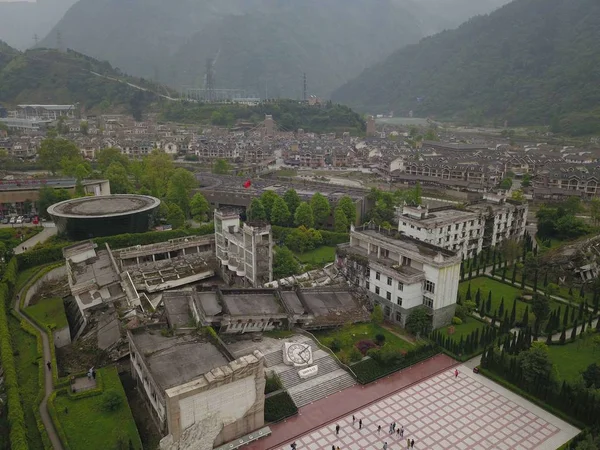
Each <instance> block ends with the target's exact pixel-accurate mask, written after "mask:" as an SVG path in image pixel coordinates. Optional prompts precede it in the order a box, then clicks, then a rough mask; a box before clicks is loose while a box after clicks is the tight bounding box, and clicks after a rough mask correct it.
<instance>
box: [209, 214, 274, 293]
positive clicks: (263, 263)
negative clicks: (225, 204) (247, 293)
mask: <svg viewBox="0 0 600 450" xmlns="http://www.w3.org/2000/svg"><path fill="white" fill-rule="evenodd" d="M214 220H215V241H216V255H217V259H218V260H219V262H220V267H221V276H222V277H223V279H224V280H225V281H226V282H228V283H230V284H233V283H235V282H240V283H241V284H242V285H244V286H248V285H249V286H254V287H258V286H262V285H263V284H264V283H268V282H270V281H273V236H272V234H271V225H269V224H267V223H251V222H248V223H244V224H243V225H241V223H240V216H239V214H238V213H237V212H236V211H230V210H216V211H215V216H214Z"/></svg>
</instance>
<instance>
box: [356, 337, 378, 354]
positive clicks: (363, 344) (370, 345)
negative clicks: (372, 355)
mask: <svg viewBox="0 0 600 450" xmlns="http://www.w3.org/2000/svg"><path fill="white" fill-rule="evenodd" d="M356 348H357V349H358V351H359V352H360V353H362V354H363V355H366V354H367V352H368V351H369V350H371V349H376V348H377V344H375V342H373V341H370V340H367V339H365V340H363V341H358V342H357V343H356Z"/></svg>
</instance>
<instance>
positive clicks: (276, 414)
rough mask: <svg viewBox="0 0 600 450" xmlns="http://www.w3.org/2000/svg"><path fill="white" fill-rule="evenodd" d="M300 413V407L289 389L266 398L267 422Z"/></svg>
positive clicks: (277, 420)
mask: <svg viewBox="0 0 600 450" xmlns="http://www.w3.org/2000/svg"><path fill="white" fill-rule="evenodd" d="M295 414H298V407H297V406H296V404H295V403H294V400H292V397H290V394H288V393H287V391H284V392H281V393H279V394H275V395H273V396H271V397H267V398H265V422H279V421H280V420H283V419H285V418H287V417H291V416H293V415H295Z"/></svg>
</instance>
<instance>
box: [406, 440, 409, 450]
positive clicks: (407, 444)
mask: <svg viewBox="0 0 600 450" xmlns="http://www.w3.org/2000/svg"><path fill="white" fill-rule="evenodd" d="M406 448H407V450H408V449H409V448H410V439H407V440H406Z"/></svg>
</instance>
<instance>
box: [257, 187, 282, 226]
mask: <svg viewBox="0 0 600 450" xmlns="http://www.w3.org/2000/svg"><path fill="white" fill-rule="evenodd" d="M278 198H279V195H277V193H275V192H273V191H265V192H263V194H262V195H261V196H260V202H261V203H262V205H263V207H264V208H265V213H266V215H267V218H268V219H270V218H271V210H272V209H273V205H274V204H275V200H277V199H278Z"/></svg>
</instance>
